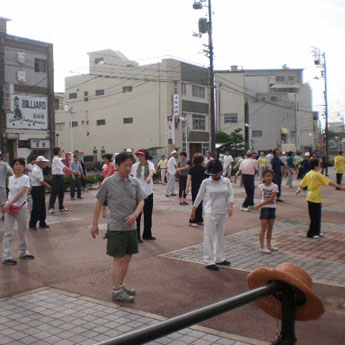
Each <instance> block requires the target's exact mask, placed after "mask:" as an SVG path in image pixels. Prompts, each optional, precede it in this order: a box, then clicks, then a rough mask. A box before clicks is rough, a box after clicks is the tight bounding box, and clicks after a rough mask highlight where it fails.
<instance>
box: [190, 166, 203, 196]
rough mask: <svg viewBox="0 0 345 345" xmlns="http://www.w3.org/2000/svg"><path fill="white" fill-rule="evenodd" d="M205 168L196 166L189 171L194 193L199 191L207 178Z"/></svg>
mask: <svg viewBox="0 0 345 345" xmlns="http://www.w3.org/2000/svg"><path fill="white" fill-rule="evenodd" d="M205 170H206V169H205V167H204V166H202V165H194V166H192V167H191V168H190V169H189V172H188V175H190V176H191V181H192V191H196V192H197V191H198V190H199V188H200V185H201V183H202V181H203V180H204V179H205V178H206V175H205Z"/></svg>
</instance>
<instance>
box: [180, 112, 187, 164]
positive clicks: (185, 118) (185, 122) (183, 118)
mask: <svg viewBox="0 0 345 345" xmlns="http://www.w3.org/2000/svg"><path fill="white" fill-rule="evenodd" d="M180 120H181V121H182V122H184V130H185V133H184V137H185V143H186V153H187V157H189V147H188V118H187V114H186V115H185V117H183V116H180Z"/></svg>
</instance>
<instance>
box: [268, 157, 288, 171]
mask: <svg viewBox="0 0 345 345" xmlns="http://www.w3.org/2000/svg"><path fill="white" fill-rule="evenodd" d="M271 165H272V170H273V172H275V173H276V174H281V173H282V166H284V165H285V163H284V162H283V161H282V160H281V159H280V158H279V157H273V158H272V159H271Z"/></svg>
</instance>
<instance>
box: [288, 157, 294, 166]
mask: <svg viewBox="0 0 345 345" xmlns="http://www.w3.org/2000/svg"><path fill="white" fill-rule="evenodd" d="M286 162H287V166H288V167H289V168H290V169H294V168H295V166H294V164H293V163H294V159H293V157H288V158H287V160H286Z"/></svg>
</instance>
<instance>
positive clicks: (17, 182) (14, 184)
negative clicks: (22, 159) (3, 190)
mask: <svg viewBox="0 0 345 345" xmlns="http://www.w3.org/2000/svg"><path fill="white" fill-rule="evenodd" d="M22 187H26V191H25V193H24V195H23V196H22V197H21V198H20V199H19V200H17V201H16V202H15V203H14V204H13V205H14V206H21V205H23V204H24V203H25V202H26V201H27V199H28V190H29V188H30V179H29V176H27V175H23V176H21V177H19V178H16V177H15V176H14V175H13V176H11V177H10V178H9V180H8V189H9V193H8V200H9V201H12V200H13V199H14V198H15V197H16V196H17V195H18V193H19V191H20V189H21V188H22Z"/></svg>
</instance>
